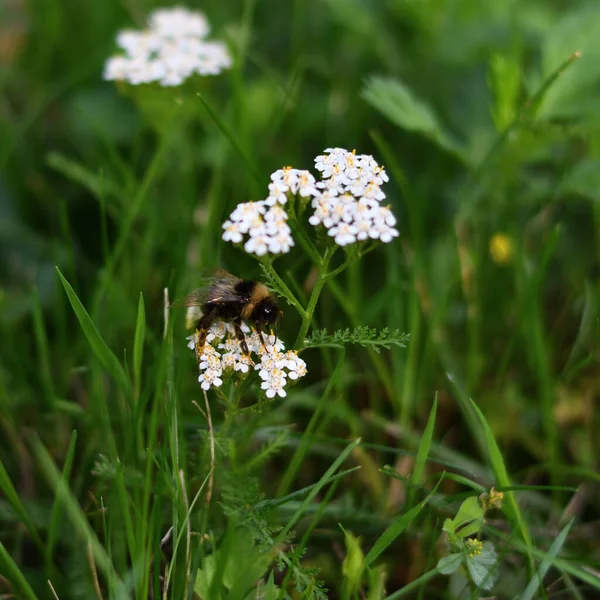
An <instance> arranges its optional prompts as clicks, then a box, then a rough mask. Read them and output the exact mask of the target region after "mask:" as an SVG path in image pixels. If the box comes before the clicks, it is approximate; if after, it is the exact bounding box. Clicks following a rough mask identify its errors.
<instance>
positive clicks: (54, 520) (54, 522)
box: [46, 430, 77, 560]
mask: <svg viewBox="0 0 600 600" xmlns="http://www.w3.org/2000/svg"><path fill="white" fill-rule="evenodd" d="M76 444H77V431H75V430H73V433H72V434H71V441H70V442H69V448H68V450H67V455H66V457H65V464H64V467H63V472H62V481H63V482H64V485H65V486H67V485H68V484H69V479H70V477H71V469H72V468H73V458H74V457H75V446H76ZM62 509H63V506H62V504H61V502H60V499H59V497H58V495H56V497H55V498H54V503H53V505H52V514H51V517H50V525H49V526H48V539H47V540H46V557H47V560H50V557H51V556H52V553H53V552H54V546H55V545H56V540H57V539H58V534H59V531H60V527H61V521H62V513H63V510H62Z"/></svg>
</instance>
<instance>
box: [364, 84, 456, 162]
mask: <svg viewBox="0 0 600 600" xmlns="http://www.w3.org/2000/svg"><path fill="white" fill-rule="evenodd" d="M362 97H363V98H364V100H365V101H366V102H368V103H369V104H370V105H371V106H373V107H374V108H376V109H377V110H378V111H379V112H380V113H381V114H383V115H384V116H385V117H387V118H388V119H389V120H390V121H392V122H393V123H395V124H396V125H398V126H399V127H401V128H402V129H406V130H407V131H414V132H416V133H420V134H421V135H423V136H424V137H426V138H427V139H429V140H431V141H432V142H434V143H435V144H437V145H438V146H440V147H441V148H443V149H444V150H447V151H448V152H450V153H452V154H454V155H457V156H458V157H460V158H461V159H463V158H464V153H463V149H462V148H461V147H460V146H459V144H458V143H457V142H456V141H454V140H453V139H452V137H451V136H450V135H449V134H448V133H447V132H446V131H445V129H444V127H443V126H442V124H441V123H440V121H439V119H438V116H437V115H436V114H435V112H434V110H433V109H432V108H431V107H430V106H429V105H428V104H427V103H426V102H424V101H423V100H421V99H420V98H418V97H417V95H416V94H415V93H414V92H413V91H412V90H411V89H410V88H409V87H408V86H407V85H406V84H405V83H403V82H402V81H400V80H399V79H397V78H393V77H379V76H375V77H371V78H369V80H368V81H367V82H366V84H365V87H364V88H363V90H362Z"/></svg>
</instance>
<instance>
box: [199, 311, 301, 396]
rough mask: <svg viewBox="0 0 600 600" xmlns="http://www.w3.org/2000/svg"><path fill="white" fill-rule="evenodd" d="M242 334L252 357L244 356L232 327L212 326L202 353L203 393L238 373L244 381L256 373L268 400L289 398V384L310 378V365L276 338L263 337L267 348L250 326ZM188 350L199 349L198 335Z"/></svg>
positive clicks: (219, 324)
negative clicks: (286, 349) (287, 349)
mask: <svg viewBox="0 0 600 600" xmlns="http://www.w3.org/2000/svg"><path fill="white" fill-rule="evenodd" d="M242 331H243V332H244V333H245V334H246V344H247V345H248V350H249V353H250V354H249V356H247V355H245V354H244V353H243V351H242V348H241V346H240V341H239V339H238V338H237V336H236V334H235V330H234V328H233V326H232V325H231V324H229V323H224V322H222V321H217V322H216V323H214V324H213V325H212V326H211V328H210V330H209V332H208V334H207V336H206V343H205V345H204V347H203V348H202V349H201V351H200V352H199V363H198V367H199V370H200V374H199V377H198V381H199V383H200V385H201V387H202V389H204V390H209V389H210V388H211V387H212V388H217V387H220V386H221V385H223V379H224V378H225V379H228V378H230V377H231V375H233V374H235V373H238V374H239V375H240V376H242V377H244V376H246V375H248V374H249V373H250V372H251V371H256V372H258V377H259V379H260V387H261V389H262V390H263V392H264V394H265V396H266V397H267V398H274V397H275V396H279V397H281V398H283V397H285V396H286V394H287V391H286V386H287V385H288V384H289V382H290V381H296V380H297V379H299V378H300V377H304V375H306V363H305V362H304V361H303V360H302V359H301V358H300V357H299V356H298V354H297V353H296V352H294V351H293V350H290V351H287V352H286V351H285V345H284V343H283V342H282V341H281V340H280V339H279V338H277V337H276V336H274V335H263V339H264V346H263V344H262V343H261V340H260V337H259V334H258V333H257V332H256V331H253V330H251V329H250V328H249V327H248V326H247V325H246V324H243V325H242ZM188 348H190V349H192V350H195V348H196V345H195V336H194V335H192V336H190V337H188ZM253 355H254V357H253Z"/></svg>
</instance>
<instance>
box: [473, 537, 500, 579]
mask: <svg viewBox="0 0 600 600" xmlns="http://www.w3.org/2000/svg"><path fill="white" fill-rule="evenodd" d="M466 563H467V569H468V571H469V575H471V578H472V579H473V583H474V584H475V585H476V586H477V587H479V588H481V589H483V590H489V589H491V588H492V586H493V585H494V582H495V581H496V579H497V577H498V568H497V567H498V555H497V554H496V550H495V549H494V546H493V544H492V543H491V542H485V543H484V544H483V550H482V551H481V553H480V554H476V555H475V556H469V555H467V557H466Z"/></svg>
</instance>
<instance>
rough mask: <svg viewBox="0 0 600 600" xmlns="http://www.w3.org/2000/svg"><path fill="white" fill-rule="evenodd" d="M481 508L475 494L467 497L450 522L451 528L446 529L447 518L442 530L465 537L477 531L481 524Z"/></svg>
mask: <svg viewBox="0 0 600 600" xmlns="http://www.w3.org/2000/svg"><path fill="white" fill-rule="evenodd" d="M483 514H484V513H483V508H481V504H480V502H479V498H478V497H477V496H471V497H470V498H467V499H466V500H465V501H464V502H463V503H462V504H461V505H460V508H459V509H458V512H457V513H456V517H454V519H452V521H451V522H450V526H451V530H448V529H446V525H447V524H448V519H446V521H444V530H445V531H448V533H452V534H454V535H457V536H458V537H459V538H465V537H468V536H470V535H473V534H474V533H478V532H479V531H480V530H481V527H482V526H483Z"/></svg>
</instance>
